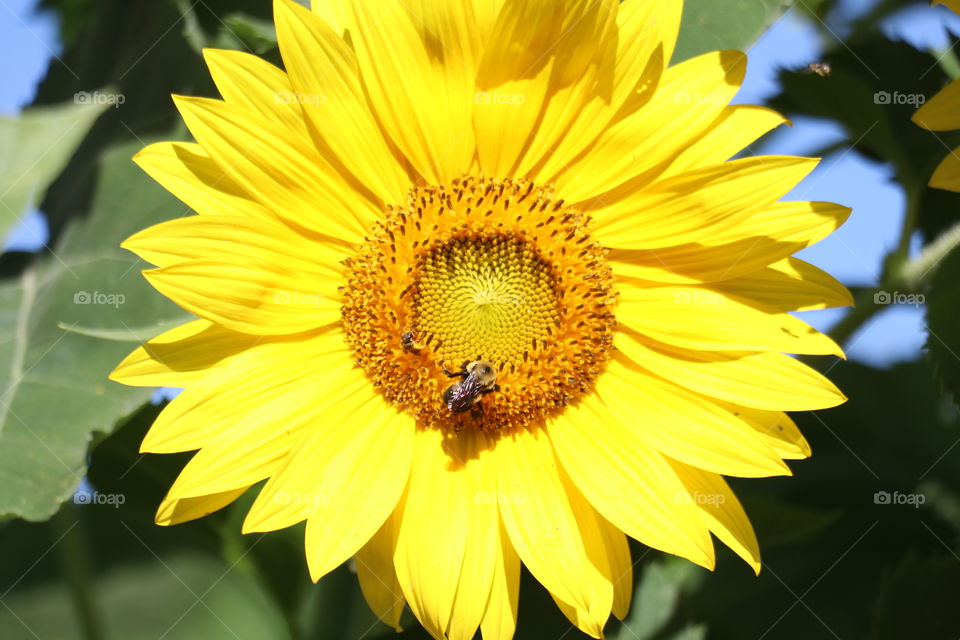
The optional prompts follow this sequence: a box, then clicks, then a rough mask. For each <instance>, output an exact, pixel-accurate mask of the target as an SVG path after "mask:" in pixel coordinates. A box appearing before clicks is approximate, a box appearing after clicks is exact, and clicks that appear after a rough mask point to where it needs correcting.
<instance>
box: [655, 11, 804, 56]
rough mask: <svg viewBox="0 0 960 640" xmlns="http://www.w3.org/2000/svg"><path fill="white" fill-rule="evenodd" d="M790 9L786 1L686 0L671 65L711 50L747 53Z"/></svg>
mask: <svg viewBox="0 0 960 640" xmlns="http://www.w3.org/2000/svg"><path fill="white" fill-rule="evenodd" d="M789 6H790V3H789V2H784V1H783V0H686V2H684V3H683V22H682V23H681V24H680V38H679V39H678V40H677V48H676V50H675V51H674V52H673V60H672V63H673V64H676V63H678V62H682V61H684V60H686V59H688V58H693V57H694V56H698V55H700V54H702V53H707V52H708V51H722V50H724V49H738V50H740V51H745V50H746V49H748V48H749V47H750V45H751V44H753V43H754V42H755V41H756V40H757V38H759V37H760V34H762V33H763V32H764V31H766V29H767V27H769V26H770V25H771V24H773V22H774V21H775V20H776V19H777V18H779V17H780V16H781V15H782V14H783V12H784V11H786V10H787V8H788V7H789Z"/></svg>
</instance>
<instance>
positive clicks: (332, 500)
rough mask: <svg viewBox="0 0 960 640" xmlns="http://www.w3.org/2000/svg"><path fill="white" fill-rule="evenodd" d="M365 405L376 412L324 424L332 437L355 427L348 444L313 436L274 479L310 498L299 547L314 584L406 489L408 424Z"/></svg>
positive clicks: (347, 554) (410, 435) (408, 420)
mask: <svg viewBox="0 0 960 640" xmlns="http://www.w3.org/2000/svg"><path fill="white" fill-rule="evenodd" d="M370 404H373V405H375V406H376V405H380V406H376V408H375V409H374V410H373V411H370V412H363V411H361V412H356V413H352V414H348V413H346V412H344V413H343V414H341V417H340V420H336V421H334V420H332V419H331V420H330V422H331V423H333V424H334V425H336V428H338V429H340V430H343V428H344V427H347V426H348V425H355V426H354V427H353V429H354V434H353V436H354V437H351V438H346V437H342V436H341V437H340V438H336V437H331V436H333V434H331V433H330V431H329V430H328V431H327V433H324V434H322V435H320V436H317V435H314V436H313V437H312V438H310V439H309V440H307V441H305V442H304V443H303V444H302V445H301V446H299V447H298V448H297V451H296V453H295V454H294V456H293V458H291V460H290V462H289V463H288V464H287V466H286V467H285V468H284V469H283V470H282V471H281V472H280V473H281V475H283V476H284V480H285V482H280V483H279V484H280V485H286V486H290V487H300V488H301V490H305V491H306V493H307V495H314V496H316V497H317V500H316V502H315V504H314V505H313V509H312V510H311V511H310V516H309V519H308V520H307V534H306V541H305V543H304V545H305V547H306V550H307V565H308V566H309V568H310V576H311V577H312V578H313V580H314V582H316V581H317V580H319V579H320V578H322V577H323V576H324V575H326V574H327V573H329V572H330V571H332V570H333V569H336V568H337V567H338V566H340V565H341V564H342V563H344V562H345V561H346V560H348V559H349V558H350V557H351V556H353V555H354V554H355V553H356V552H357V551H358V550H359V549H360V548H361V547H362V546H363V545H364V544H366V543H367V541H368V540H370V538H371V537H373V535H374V533H376V532H377V530H378V529H379V528H380V526H381V525H382V524H383V523H384V521H385V520H386V519H387V516H389V515H390V513H391V512H392V511H393V510H394V508H395V507H396V506H397V501H398V500H399V499H400V495H401V494H402V493H403V490H404V489H405V488H406V484H407V478H408V477H409V475H410V463H411V458H412V455H413V431H414V421H413V418H411V417H410V416H409V415H407V414H405V413H399V412H397V411H396V410H395V409H394V408H392V407H388V406H387V405H386V404H385V403H384V402H383V401H382V400H381V399H380V398H375V399H372V401H371V402H370ZM324 418H327V416H324ZM331 418H332V416H331ZM364 423H368V424H366V425H365V424H364Z"/></svg>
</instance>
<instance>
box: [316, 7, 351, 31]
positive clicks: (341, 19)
mask: <svg viewBox="0 0 960 640" xmlns="http://www.w3.org/2000/svg"><path fill="white" fill-rule="evenodd" d="M310 8H311V9H312V10H313V12H314V13H315V14H317V15H318V16H320V18H321V19H322V20H323V21H324V22H326V23H327V26H328V27H330V28H331V29H333V30H334V32H335V33H336V34H337V36H338V37H339V36H342V35H343V32H344V31H346V30H347V27H348V26H349V22H350V16H349V9H348V7H347V0H311V1H310Z"/></svg>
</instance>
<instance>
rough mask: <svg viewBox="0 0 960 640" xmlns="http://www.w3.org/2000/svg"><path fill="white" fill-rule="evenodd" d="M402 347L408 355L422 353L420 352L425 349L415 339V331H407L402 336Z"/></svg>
mask: <svg viewBox="0 0 960 640" xmlns="http://www.w3.org/2000/svg"><path fill="white" fill-rule="evenodd" d="M400 346H401V347H403V350H404V351H406V352H407V353H420V350H421V349H423V345H422V344H420V343H419V342H417V340H416V338H414V337H413V331H405V332H404V333H403V335H401V336H400Z"/></svg>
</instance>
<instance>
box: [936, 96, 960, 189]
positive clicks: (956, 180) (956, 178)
mask: <svg viewBox="0 0 960 640" xmlns="http://www.w3.org/2000/svg"><path fill="white" fill-rule="evenodd" d="M958 108H960V103H958ZM957 126H958V127H960V124H958V125H957ZM930 186H931V187H934V188H936V189H946V190H947V191H960V147H958V148H956V149H954V150H953V151H951V152H950V153H949V154H947V156H946V157H945V158H944V159H943V161H942V162H941V163H940V164H939V166H937V169H936V171H934V172H933V176H931V178H930Z"/></svg>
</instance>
